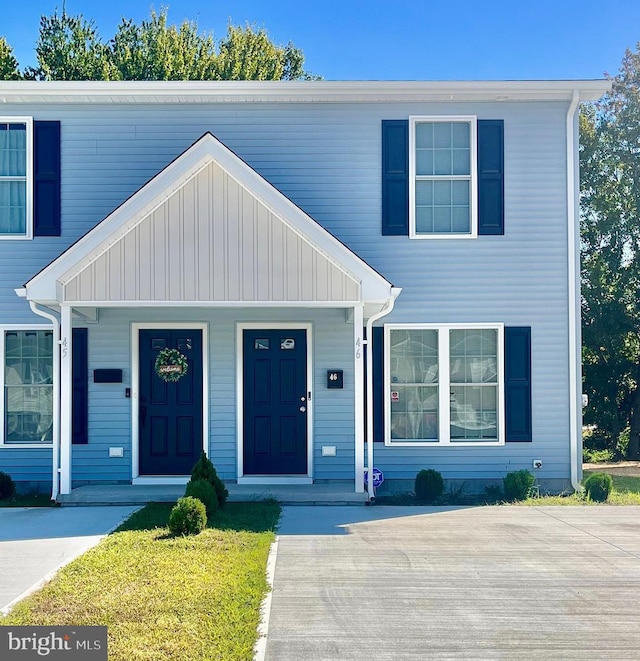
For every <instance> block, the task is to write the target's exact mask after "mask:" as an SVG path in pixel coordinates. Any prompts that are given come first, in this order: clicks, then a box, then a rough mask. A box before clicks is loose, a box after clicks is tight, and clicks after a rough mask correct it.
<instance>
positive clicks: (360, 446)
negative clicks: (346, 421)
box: [353, 305, 364, 493]
mask: <svg viewBox="0 0 640 661" xmlns="http://www.w3.org/2000/svg"><path fill="white" fill-rule="evenodd" d="M362 331H363V306H362V305H356V306H354V308H353V379H354V384H353V391H354V409H355V410H354V415H355V420H354V430H355V468H356V474H355V487H356V493H364V344H363V342H362Z"/></svg>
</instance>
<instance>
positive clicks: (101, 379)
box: [93, 369, 122, 383]
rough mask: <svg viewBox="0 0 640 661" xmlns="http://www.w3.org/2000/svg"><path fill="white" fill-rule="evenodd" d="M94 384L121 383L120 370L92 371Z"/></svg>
mask: <svg viewBox="0 0 640 661" xmlns="http://www.w3.org/2000/svg"><path fill="white" fill-rule="evenodd" d="M93 382H94V383H122V370H116V369H101V370H93Z"/></svg>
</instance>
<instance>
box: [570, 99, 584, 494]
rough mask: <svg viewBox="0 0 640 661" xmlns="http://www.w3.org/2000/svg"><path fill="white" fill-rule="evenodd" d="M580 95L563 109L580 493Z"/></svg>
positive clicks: (574, 446)
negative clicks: (578, 110) (565, 128)
mask: <svg viewBox="0 0 640 661" xmlns="http://www.w3.org/2000/svg"><path fill="white" fill-rule="evenodd" d="M579 103H580V92H579V91H578V90H573V95H572V97H571V103H570V104H569V109H568V110H567V220H568V239H569V241H568V244H569V253H568V267H569V268H568V271H569V403H570V404H569V434H570V451H571V486H572V487H573V489H574V490H575V491H577V492H581V491H582V485H581V484H580V474H581V472H582V470H581V469H582V358H581V353H582V352H581V342H582V334H581V328H580V323H581V309H580V250H579V246H580V223H579V218H578V205H577V204H576V201H577V199H578V194H579V189H578V186H579V180H578V172H579V166H578V161H577V159H578V154H577V143H576V126H575V118H576V111H577V109H578V105H579Z"/></svg>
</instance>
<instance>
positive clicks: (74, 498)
mask: <svg viewBox="0 0 640 661" xmlns="http://www.w3.org/2000/svg"><path fill="white" fill-rule="evenodd" d="M225 486H226V487H227V490H228V491H229V498H228V500H229V502H252V501H261V500H268V499H274V500H277V501H278V502H279V503H281V504H282V505H363V504H365V503H366V502H367V498H368V495H367V493H366V492H365V493H355V492H354V490H353V483H351V482H347V483H346V484H345V485H344V486H343V485H339V484H336V483H335V482H327V483H319V484H304V485H299V484H288V485H255V484H225ZM184 489H185V487H184V485H182V484H181V485H150V486H146V485H131V484H96V485H86V486H82V487H77V488H76V489H73V490H72V491H71V493H69V494H60V495H59V496H58V499H57V502H58V503H59V504H60V505H62V506H64V507H82V506H96V505H145V504H147V503H154V502H155V503H172V502H175V501H176V500H178V498H181V497H182V496H184Z"/></svg>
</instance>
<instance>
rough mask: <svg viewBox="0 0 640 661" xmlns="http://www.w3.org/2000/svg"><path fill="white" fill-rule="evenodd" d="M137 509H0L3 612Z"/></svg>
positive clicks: (0, 574)
mask: <svg viewBox="0 0 640 661" xmlns="http://www.w3.org/2000/svg"><path fill="white" fill-rule="evenodd" d="M137 509H139V508H138V507H137V506H136V507H68V508H59V507H55V508H54V507H51V508H49V507H21V508H10V507H6V508H0V612H6V610H7V609H8V608H10V607H11V606H12V605H13V604H14V603H15V602H16V601H18V600H20V599H22V598H24V597H25V596H26V594H28V593H29V592H31V591H32V590H34V589H36V588H37V587H39V586H40V585H41V584H42V583H44V582H46V581H47V580H48V579H50V578H51V576H52V574H54V573H55V572H56V571H57V570H58V569H59V568H60V567H62V566H64V565H66V564H67V563H69V562H71V560H73V559H74V558H76V557H78V556H79V555H80V554H82V553H84V552H85V551H88V550H89V549H90V548H91V547H92V546H95V545H96V544H97V543H98V542H99V541H100V540H101V539H102V538H103V537H104V536H105V535H106V534H107V533H108V532H110V531H111V530H113V529H114V528H115V527H117V526H118V525H119V524H120V523H121V522H122V521H124V520H125V519H126V518H127V517H128V516H129V515H130V514H132V513H133V512H135V511H136V510H137Z"/></svg>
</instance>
